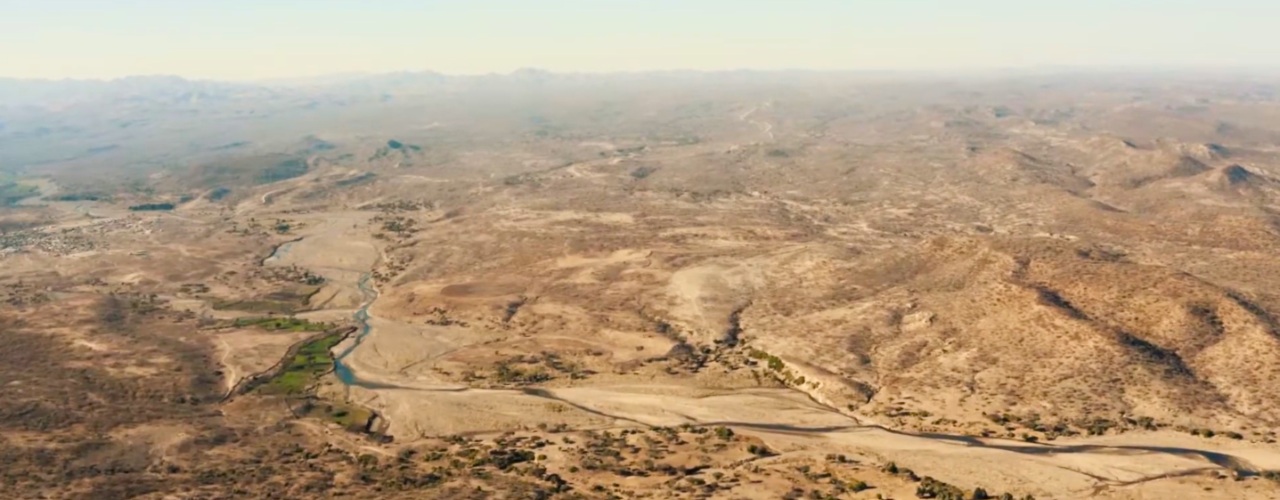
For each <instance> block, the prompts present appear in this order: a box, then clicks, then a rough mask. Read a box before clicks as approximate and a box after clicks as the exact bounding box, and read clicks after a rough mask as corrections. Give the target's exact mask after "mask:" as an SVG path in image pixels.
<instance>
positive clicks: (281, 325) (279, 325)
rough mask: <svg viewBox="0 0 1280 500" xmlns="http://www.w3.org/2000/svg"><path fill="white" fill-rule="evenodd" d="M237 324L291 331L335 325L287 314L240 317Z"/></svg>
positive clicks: (327, 327) (315, 330)
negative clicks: (267, 316)
mask: <svg viewBox="0 0 1280 500" xmlns="http://www.w3.org/2000/svg"><path fill="white" fill-rule="evenodd" d="M235 325H236V326H240V327H247V326H257V327H261V328H265V329H267V330H288V331H291V332H323V331H325V330H328V329H330V328H333V325H330V324H328V323H315V322H311V321H307V320H305V319H300V318H292V317H287V316H279V317H271V318H240V319H237V320H236V322H235Z"/></svg>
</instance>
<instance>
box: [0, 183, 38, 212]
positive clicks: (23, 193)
mask: <svg viewBox="0 0 1280 500" xmlns="http://www.w3.org/2000/svg"><path fill="white" fill-rule="evenodd" d="M39 194H40V188H38V187H35V186H32V185H29V184H18V183H16V182H5V183H0V207H8V206H13V205H16V204H18V202H20V201H22V200H25V199H27V198H31V197H33V196H37V195H39Z"/></svg>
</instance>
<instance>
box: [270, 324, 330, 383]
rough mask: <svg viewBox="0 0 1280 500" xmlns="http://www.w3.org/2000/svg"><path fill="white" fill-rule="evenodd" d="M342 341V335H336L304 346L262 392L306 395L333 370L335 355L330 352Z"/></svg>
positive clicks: (286, 362) (287, 361)
mask: <svg viewBox="0 0 1280 500" xmlns="http://www.w3.org/2000/svg"><path fill="white" fill-rule="evenodd" d="M341 341H342V334H338V333H335V334H332V335H325V336H323V337H320V338H318V339H315V340H312V341H311V342H307V343H306V344H303V345H302V347H300V348H298V350H297V351H296V352H294V354H293V357H291V358H289V359H287V360H285V364H284V366H282V367H281V369H280V371H279V372H278V373H277V374H276V376H275V377H272V378H271V380H268V381H267V383H266V384H264V385H263V386H262V389H261V390H262V392H264V393H267V394H303V393H306V392H307V390H308V389H309V388H310V387H311V386H312V385H314V384H315V382H316V381H317V380H319V379H320V377H322V376H324V375H325V374H326V373H329V371H331V370H332V369H333V355H332V354H330V353H329V351H330V350H332V349H333V346H335V345H338V342H341Z"/></svg>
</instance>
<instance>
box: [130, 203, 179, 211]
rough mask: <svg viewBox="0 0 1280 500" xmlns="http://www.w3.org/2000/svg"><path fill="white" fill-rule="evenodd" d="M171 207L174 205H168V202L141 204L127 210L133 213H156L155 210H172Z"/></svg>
mask: <svg viewBox="0 0 1280 500" xmlns="http://www.w3.org/2000/svg"><path fill="white" fill-rule="evenodd" d="M173 207H174V204H173V203H168V202H166V203H143V204H141V205H133V206H131V207H129V210H133V211H134V212H150V211H157V210H173Z"/></svg>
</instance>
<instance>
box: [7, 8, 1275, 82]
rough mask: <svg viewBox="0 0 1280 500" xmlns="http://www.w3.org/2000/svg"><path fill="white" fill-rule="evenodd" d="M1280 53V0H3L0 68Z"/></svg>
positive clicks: (478, 68)
mask: <svg viewBox="0 0 1280 500" xmlns="http://www.w3.org/2000/svg"><path fill="white" fill-rule="evenodd" d="M1042 66H1081V67H1099V66H1101V67H1117V66H1119V67H1133V66H1146V67H1268V68H1275V67H1278V66H1280V0H1074V1H1064V0H895V1H870V0H843V1H835V0H785V1H784V0H772V1H769V0H642V1H627V0H593V1H587V0H561V1H555V0H546V1H536V0H523V1H515V0H466V1H444V0H434V1H432V0H420V1H409V0H359V1H356V0H344V1H339V0H0V76H9V77H39V78H65V77H73V78H109V77H117V76H124V75H134V74H176V75H180V76H185V77H191V78H216V79H238V80H245V79H265V78H282V77H294V76H309V75H321V74H329V73H340V72H388V71H400V70H435V71H440V72H444V73H486V72H507V71H511V70H514V69H517V68H520V67H538V68H545V69H549V70H553V71H591V72H596V71H617V70H625V71H635V70H660V69H703V70H720V69H739V68H751V69H783V68H802V69H851V70H885V69H888V70H918V69H983V68H1011V67H1013V68H1023V67H1042Z"/></svg>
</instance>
